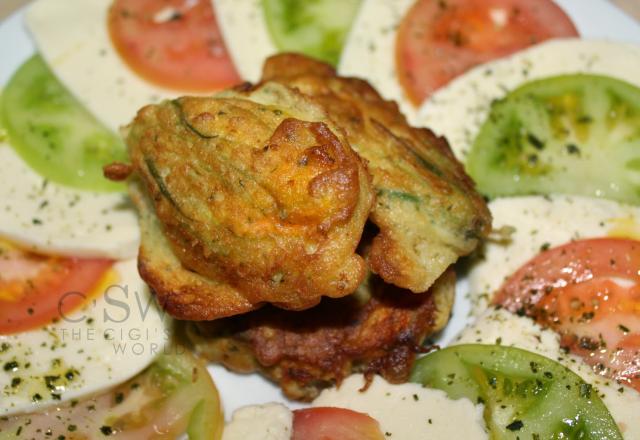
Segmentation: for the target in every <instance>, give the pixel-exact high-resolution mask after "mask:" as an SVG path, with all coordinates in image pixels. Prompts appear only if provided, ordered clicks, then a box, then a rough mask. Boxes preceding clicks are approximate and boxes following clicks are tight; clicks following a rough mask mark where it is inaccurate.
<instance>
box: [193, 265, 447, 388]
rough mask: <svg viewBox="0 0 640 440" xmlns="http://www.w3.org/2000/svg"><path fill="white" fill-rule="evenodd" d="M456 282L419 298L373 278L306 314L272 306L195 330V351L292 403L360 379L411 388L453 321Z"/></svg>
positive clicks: (199, 325)
mask: <svg viewBox="0 0 640 440" xmlns="http://www.w3.org/2000/svg"><path fill="white" fill-rule="evenodd" d="M454 285H455V275H454V273H453V271H452V270H448V271H447V272H445V274H444V275H443V276H442V277H441V278H439V279H438V281H437V282H436V283H435V285H434V286H433V287H432V288H431V289H430V290H429V291H428V292H425V293H420V294H415V293H412V292H408V291H406V290H402V289H399V288H397V287H395V286H390V285H388V284H385V283H384V282H383V281H382V280H381V279H380V278H379V277H377V276H371V277H370V278H369V280H368V282H367V283H365V284H363V285H362V286H361V288H360V289H359V290H358V291H357V292H356V293H355V294H353V295H351V296H348V297H345V298H340V299H330V298H325V299H323V301H322V302H321V303H320V305H318V306H316V307H314V308H313V309H310V310H307V311H304V312H291V311H286V310H281V309H278V308H275V307H272V306H266V307H264V308H262V309H260V310H258V311H255V312H251V313H248V314H245V315H242V316H237V317H232V318H226V319H222V320H217V321H213V322H201V323H197V324H196V323H193V324H189V328H188V333H189V335H190V338H191V340H192V342H193V343H194V345H195V348H196V350H197V351H198V352H199V353H200V354H202V355H204V356H205V357H206V358H208V359H209V360H211V361H213V362H217V363H221V364H223V365H225V366H226V367H227V368H229V369H231V370H233V371H237V372H242V373H249V372H253V371H259V372H261V373H262V374H264V375H266V376H267V377H269V378H270V379H271V380H273V381H275V382H277V383H278V385H279V386H280V387H282V389H283V391H284V393H285V394H286V395H287V396H288V397H289V398H292V399H297V400H311V399H313V398H314V397H316V396H317V395H318V393H319V392H320V391H321V390H322V389H324V388H327V387H329V386H333V385H335V384H336V383H340V382H341V380H342V379H343V378H344V377H346V376H347V375H349V374H351V373H355V372H363V373H377V374H380V375H382V376H383V377H385V378H386V379H387V380H388V381H390V382H392V383H401V382H405V381H406V380H407V379H408V377H409V373H410V370H411V367H412V365H413V361H414V359H415V356H416V353H417V351H419V350H420V348H419V347H420V346H421V344H422V343H423V342H424V339H425V338H426V337H427V336H428V335H429V334H432V333H433V332H434V331H437V330H439V329H441V328H442V327H443V326H444V324H445V323H446V322H447V320H448V317H449V314H450V311H451V305H452V303H453V291H454Z"/></svg>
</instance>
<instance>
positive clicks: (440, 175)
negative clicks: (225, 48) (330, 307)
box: [262, 54, 491, 293]
mask: <svg viewBox="0 0 640 440" xmlns="http://www.w3.org/2000/svg"><path fill="white" fill-rule="evenodd" d="M262 79H263V81H271V82H273V81H276V82H279V83H281V84H283V85H286V86H287V87H293V88H294V89H296V90H297V91H299V92H301V93H303V94H304V95H306V96H308V97H310V98H313V99H314V100H315V101H316V102H318V103H319V104H321V105H322V106H323V107H324V108H325V109H326V111H327V112H328V113H329V115H331V118H332V119H333V121H334V122H335V123H336V124H337V125H338V126H340V127H341V128H342V129H343V130H344V131H345V133H346V137H347V139H348V141H349V143H350V145H351V147H352V148H353V149H354V150H355V151H356V152H357V153H358V154H359V155H360V156H361V157H362V158H363V159H365V160H366V161H367V163H368V170H369V172H370V173H371V175H372V177H373V185H374V188H375V192H376V202H375V205H374V207H373V210H372V212H371V216H370V219H371V221H372V222H373V223H374V224H375V225H376V226H377V227H378V228H379V233H378V234H377V236H376V237H374V239H373V242H372V245H371V247H370V250H369V252H368V256H367V257H368V262H369V266H370V268H371V270H372V271H373V272H375V273H377V274H378V275H380V277H381V278H382V279H384V281H386V282H387V283H390V284H394V285H396V286H399V287H402V288H405V289H409V290H411V291H413V292H416V293H417V292H424V291H425V290H427V289H428V288H429V287H430V286H431V285H432V284H433V283H434V282H435V280H436V279H437V278H438V277H440V275H441V274H442V273H443V272H444V271H445V270H446V269H447V268H448V267H449V266H450V265H451V264H453V263H454V262H455V261H456V260H457V259H458V257H460V256H462V255H466V254H469V253H470V252H471V251H473V250H474V249H475V248H476V246H477V245H478V243H479V240H480V239H481V238H483V237H484V236H486V235H487V234H488V233H489V230H490V228H491V215H490V213H489V210H488V209H487V206H486V203H485V201H484V200H483V198H482V197H481V196H480V194H478V193H477V192H476V191H475V189H474V184H473V182H472V180H471V179H470V178H469V177H468V176H467V174H466V173H465V171H464V169H463V167H462V165H461V164H460V163H459V162H458V161H457V160H456V159H455V158H454V156H453V154H452V153H451V150H450V148H449V145H448V144H447V142H446V141H445V140H444V139H443V138H438V137H437V136H435V135H434V134H433V133H432V132H431V131H430V130H428V129H426V128H415V127H412V126H410V125H409V124H408V123H407V121H406V119H405V117H404V116H403V115H402V114H401V113H400V111H399V110H398V106H397V105H396V103H395V102H390V101H385V100H383V99H382V97H381V96H380V95H379V94H378V92H376V91H375V89H374V88H373V87H371V86H370V85H369V84H368V83H367V82H366V81H363V80H360V79H357V78H344V77H339V76H337V75H336V72H335V70H334V69H333V68H332V67H331V66H329V65H328V64H325V63H322V62H319V61H315V60H313V59H311V58H308V57H305V56H303V55H295V54H282V55H276V56H273V57H271V58H269V59H268V60H267V62H266V63H265V66H264V69H263V78H262Z"/></svg>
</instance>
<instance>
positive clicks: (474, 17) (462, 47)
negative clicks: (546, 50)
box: [396, 0, 578, 105]
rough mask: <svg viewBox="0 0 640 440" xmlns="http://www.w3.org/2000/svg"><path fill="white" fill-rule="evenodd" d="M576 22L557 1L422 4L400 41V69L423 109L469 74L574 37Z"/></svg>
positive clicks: (453, 0)
mask: <svg viewBox="0 0 640 440" xmlns="http://www.w3.org/2000/svg"><path fill="white" fill-rule="evenodd" d="M575 36H578V31H577V29H576V28H575V26H574V24H573V23H572V22H571V19H570V18H569V17H568V16H567V15H566V14H565V12H564V11H563V10H562V9H560V7H559V6H557V5H556V4H555V3H554V2H553V1H552V0H536V1H530V0H482V1H478V0H446V1H435V0H419V1H418V2H416V3H415V4H414V5H413V6H412V7H411V9H410V10H409V11H408V13H407V15H406V16H405V18H404V19H403V20H402V22H401V24H400V27H399V29H398V34H397V38H396V68H397V71H398V77H399V80H400V83H401V85H402V87H403V89H404V90H405V93H406V94H407V96H408V97H409V99H410V100H411V101H412V102H413V103H414V104H415V105H419V104H420V103H421V102H423V101H424V100H425V99H426V98H428V97H429V96H430V95H431V94H432V93H433V92H434V91H435V90H437V89H438V88H440V87H442V86H444V85H446V84H447V83H448V82H449V81H450V80H451V79H453V78H455V77H456V76H458V75H460V74H462V73H464V72H465V71H467V70H469V69H470V68H472V67H474V66H476V65H478V64H481V63H485V62H488V61H491V60H494V59H497V58H500V57H504V56H507V55H510V54H512V53H514V52H517V51H518V50H521V49H524V48H526V47H529V46H531V45H532V44H536V43H540V42H542V41H545V40H548V39H550V38H560V37H575Z"/></svg>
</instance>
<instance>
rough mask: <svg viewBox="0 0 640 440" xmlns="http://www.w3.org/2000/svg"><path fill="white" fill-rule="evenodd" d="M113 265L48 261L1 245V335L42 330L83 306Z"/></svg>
mask: <svg viewBox="0 0 640 440" xmlns="http://www.w3.org/2000/svg"><path fill="white" fill-rule="evenodd" d="M111 264H112V262H111V261H109V260H103V259H79V258H60V257H46V256H41V255H36V254H33V253H28V252H25V251H22V250H20V249H17V248H15V247H13V246H10V245H6V244H4V243H2V242H0V334H2V335H6V334H12V333H19V332H23V331H26V330H30V329H34V328H39V327H42V326H44V325H47V324H49V323H51V322H52V321H53V320H56V319H60V318H62V317H64V316H65V315H66V314H68V313H69V312H71V311H73V310H75V309H76V308H78V307H79V306H81V305H82V304H83V303H84V302H85V300H86V299H87V297H88V295H89V294H90V293H91V290H92V289H93V288H95V286H96V285H97V284H98V283H99V281H100V280H101V279H102V278H103V276H104V275H105V273H106V271H107V270H108V269H109V268H110V267H111Z"/></svg>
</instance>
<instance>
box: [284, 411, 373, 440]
mask: <svg viewBox="0 0 640 440" xmlns="http://www.w3.org/2000/svg"><path fill="white" fill-rule="evenodd" d="M291 439H292V440H382V439H384V436H383V435H382V432H380V425H379V424H378V422H377V421H376V420H375V419H373V418H371V417H369V416H368V415H366V414H363V413H359V412H356V411H352V410H350V409H344V408H330V407H318V408H307V409H299V410H296V411H294V412H293V436H292V437H291Z"/></svg>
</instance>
